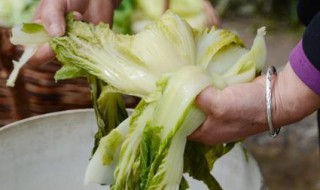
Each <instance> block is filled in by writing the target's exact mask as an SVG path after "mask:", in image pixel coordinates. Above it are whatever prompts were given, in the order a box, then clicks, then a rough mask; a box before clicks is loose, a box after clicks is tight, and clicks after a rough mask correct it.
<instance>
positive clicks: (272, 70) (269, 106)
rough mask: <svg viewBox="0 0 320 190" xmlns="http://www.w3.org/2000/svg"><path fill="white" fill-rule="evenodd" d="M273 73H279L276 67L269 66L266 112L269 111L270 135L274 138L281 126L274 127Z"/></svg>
mask: <svg viewBox="0 0 320 190" xmlns="http://www.w3.org/2000/svg"><path fill="white" fill-rule="evenodd" d="M273 75H277V71H276V68H275V67H274V66H269V67H268V70H267V77H266V112H267V123H268V126H269V135H270V136H271V137H273V138H275V137H276V136H278V134H279V132H280V128H278V129H274V128H273V125H272V93H271V91H272V78H273Z"/></svg>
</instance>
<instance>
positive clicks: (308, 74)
mask: <svg viewBox="0 0 320 190" xmlns="http://www.w3.org/2000/svg"><path fill="white" fill-rule="evenodd" d="M289 60H290V64H291V67H292V69H293V70H294V72H295V73H296V75H297V76H298V77H299V78H300V79H301V80H302V81H303V82H304V83H305V84H306V85H307V86H308V87H309V88H310V89H312V90H313V91H314V92H315V93H317V94H318V95H320V71H319V70H318V69H317V68H316V67H315V66H314V65H313V64H312V63H311V62H310V61H309V59H308V58H307V56H306V54H305V52H304V51H303V47H302V41H300V42H299V43H298V45H297V46H296V47H295V48H294V49H293V50H292V51H291V53H290V57H289Z"/></svg>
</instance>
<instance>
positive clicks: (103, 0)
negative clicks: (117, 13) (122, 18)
mask: <svg viewBox="0 0 320 190" xmlns="http://www.w3.org/2000/svg"><path fill="white" fill-rule="evenodd" d="M114 9H115V4H114V3H113V1H110V0H95V1H90V3H89V7H88V9H87V11H86V12H85V14H84V19H85V20H86V21H89V22H91V23H94V24H98V23H99V22H105V23H109V24H110V25H111V24H112V20H113V12H114ZM97 12H99V14H96V13H97Z"/></svg>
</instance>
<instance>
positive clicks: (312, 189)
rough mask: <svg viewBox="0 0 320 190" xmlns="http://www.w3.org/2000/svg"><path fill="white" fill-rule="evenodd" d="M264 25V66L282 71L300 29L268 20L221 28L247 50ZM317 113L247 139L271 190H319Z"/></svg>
mask: <svg viewBox="0 0 320 190" xmlns="http://www.w3.org/2000/svg"><path fill="white" fill-rule="evenodd" d="M261 26H267V35H266V43H267V48H268V57H267V65H275V66H276V67H277V68H278V70H281V68H282V67H283V65H284V64H285V63H286V62H287V60H288V55H289V53H290V51H291V49H292V48H293V47H294V46H295V45H296V43H297V42H298V41H299V40H300V38H301V35H302V33H303V28H290V27H286V26H284V25H281V24H276V23H273V24H272V23H270V22H267V21H261V22H260V21H259V22H257V21H254V22H253V21H251V20H250V19H247V20H225V21H224V22H223V25H222V27H224V28H229V29H233V30H235V31H237V32H238V33H239V35H240V37H241V38H242V39H244V41H245V43H246V45H247V46H248V47H250V46H251V43H252V40H253V39H254V36H255V30H256V29H257V28H259V27H261ZM318 138H319V137H318V129H317V122H316V114H315V113H314V114H312V115H310V116H308V117H307V118H305V119H303V120H302V121H300V122H297V123H294V124H292V125H289V126H284V127H283V128H282V129H281V132H280V135H279V136H278V137H277V138H275V139H273V138H270V137H269V136H268V134H267V133H265V134H260V135H257V136H253V137H250V138H248V139H247V140H246V145H247V147H248V149H249V150H250V152H251V153H252V154H253V155H254V156H255V158H256V159H257V161H258V163H259V165H260V167H261V171H262V173H263V175H264V177H265V180H266V183H267V185H268V187H269V189H270V190H288V189H290V190H320V151H319V145H318Z"/></svg>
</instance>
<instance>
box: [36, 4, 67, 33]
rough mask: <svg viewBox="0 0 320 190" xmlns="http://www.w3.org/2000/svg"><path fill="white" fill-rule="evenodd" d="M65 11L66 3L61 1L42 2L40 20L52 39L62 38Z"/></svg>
mask: <svg viewBox="0 0 320 190" xmlns="http://www.w3.org/2000/svg"><path fill="white" fill-rule="evenodd" d="M66 10H67V4H66V1H61V0H55V1H52V0H44V1H43V4H42V7H41V10H40V13H38V14H40V19H41V21H42V23H43V25H44V27H45V29H46V30H47V32H48V33H49V34H50V35H51V36H52V37H57V36H62V35H63V34H64V32H65V19H64V14H65V12H66Z"/></svg>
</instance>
